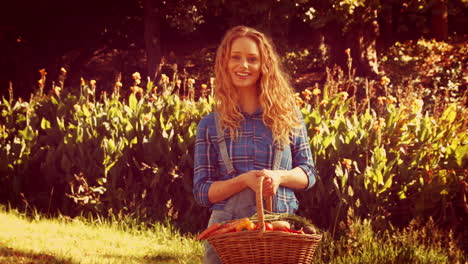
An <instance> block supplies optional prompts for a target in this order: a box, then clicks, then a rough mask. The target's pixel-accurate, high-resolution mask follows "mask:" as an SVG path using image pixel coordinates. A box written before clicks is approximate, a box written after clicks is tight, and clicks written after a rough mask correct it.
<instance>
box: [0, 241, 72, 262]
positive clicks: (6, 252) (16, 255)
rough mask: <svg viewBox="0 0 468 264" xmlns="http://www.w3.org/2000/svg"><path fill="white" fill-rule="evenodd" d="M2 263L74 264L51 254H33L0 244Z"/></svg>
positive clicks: (0, 259) (0, 260)
mask: <svg viewBox="0 0 468 264" xmlns="http://www.w3.org/2000/svg"><path fill="white" fill-rule="evenodd" d="M0 263H2V264H22V263H24V264H26V263H27V264H74V263H73V262H72V261H70V260H66V259H62V258H57V257H55V256H52V255H50V254H45V253H33V252H28V251H23V250H18V249H14V248H11V247H7V246H4V245H1V244H0Z"/></svg>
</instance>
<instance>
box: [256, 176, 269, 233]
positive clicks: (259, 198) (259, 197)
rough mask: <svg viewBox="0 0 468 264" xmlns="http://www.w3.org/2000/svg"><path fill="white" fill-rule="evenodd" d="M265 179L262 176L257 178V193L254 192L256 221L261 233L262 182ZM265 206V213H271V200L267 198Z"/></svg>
mask: <svg viewBox="0 0 468 264" xmlns="http://www.w3.org/2000/svg"><path fill="white" fill-rule="evenodd" d="M264 179H265V177H264V176H261V177H259V178H258V186H257V191H256V192H255V199H256V205H257V216H258V221H259V223H260V230H261V232H265V220H264V212H263V195H262V193H263V180H264ZM265 206H266V210H267V211H271V207H272V198H271V196H268V197H267V198H266V201H265Z"/></svg>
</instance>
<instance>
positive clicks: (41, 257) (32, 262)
mask: <svg viewBox="0 0 468 264" xmlns="http://www.w3.org/2000/svg"><path fill="white" fill-rule="evenodd" d="M98 255H99V258H101V259H102V260H103V261H104V263H107V261H109V262H110V263H128V262H131V263H142V264H159V263H168V264H169V263H187V264H191V263H201V262H202V260H201V258H198V257H196V256H193V257H189V258H187V259H184V260H181V259H180V258H177V257H174V256H171V255H169V254H168V255H166V254H164V253H163V254H161V255H149V256H144V257H135V256H124V255H112V254H96V255H95V257H97V256H98ZM0 263H1V264H78V263H77V262H73V261H71V260H69V259H63V258H58V257H56V256H53V255H51V254H46V253H33V252H30V251H24V250H18V249H14V248H11V247H7V246H5V245H1V244H0ZM84 263H86V262H84Z"/></svg>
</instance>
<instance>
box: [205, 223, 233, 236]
mask: <svg viewBox="0 0 468 264" xmlns="http://www.w3.org/2000/svg"><path fill="white" fill-rule="evenodd" d="M234 231H236V225H227V226H226V227H223V228H220V229H218V230H215V231H214V232H211V233H210V234H208V236H207V237H206V238H209V237H212V236H216V235H220V234H226V233H231V232H234Z"/></svg>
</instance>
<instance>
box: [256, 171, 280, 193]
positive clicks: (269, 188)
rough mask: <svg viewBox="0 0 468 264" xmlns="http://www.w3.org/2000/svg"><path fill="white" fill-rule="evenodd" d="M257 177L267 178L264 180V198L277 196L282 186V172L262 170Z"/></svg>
mask: <svg viewBox="0 0 468 264" xmlns="http://www.w3.org/2000/svg"><path fill="white" fill-rule="evenodd" d="M257 176H258V177H259V176H264V177H265V179H264V180H263V196H265V197H268V196H273V195H276V191H277V190H278V187H279V186H280V184H281V175H280V171H273V170H262V171H261V173H259V174H257Z"/></svg>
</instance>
